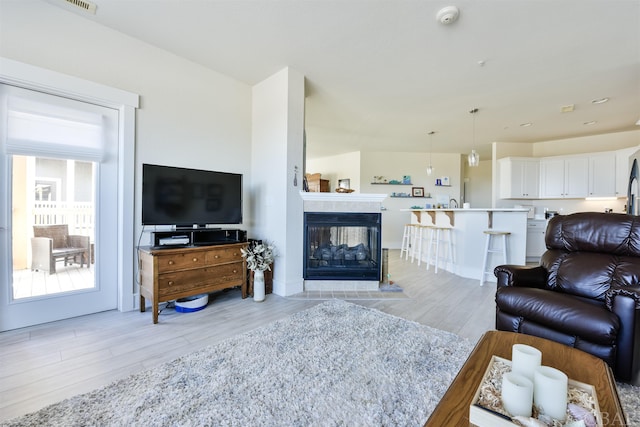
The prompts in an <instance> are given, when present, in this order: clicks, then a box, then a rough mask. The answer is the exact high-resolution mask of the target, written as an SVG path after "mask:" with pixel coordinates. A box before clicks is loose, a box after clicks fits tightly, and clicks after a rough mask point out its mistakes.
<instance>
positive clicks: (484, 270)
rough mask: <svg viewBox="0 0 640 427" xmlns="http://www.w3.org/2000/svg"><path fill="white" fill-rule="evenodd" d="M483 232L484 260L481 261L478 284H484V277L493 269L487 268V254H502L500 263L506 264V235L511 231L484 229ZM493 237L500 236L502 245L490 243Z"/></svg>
mask: <svg viewBox="0 0 640 427" xmlns="http://www.w3.org/2000/svg"><path fill="white" fill-rule="evenodd" d="M484 234H486V235H487V239H486V243H485V246H484V260H483V261H482V276H481V277H480V286H482V285H484V282H485V280H484V278H485V276H486V275H487V274H493V270H490V269H489V265H488V262H489V254H490V253H501V254H502V263H503V264H508V262H507V250H508V248H507V236H509V235H510V234H511V233H510V232H509V231H498V230H485V231H484ZM494 237H502V247H500V248H496V247H495V246H493V245H492V243H493V238H494Z"/></svg>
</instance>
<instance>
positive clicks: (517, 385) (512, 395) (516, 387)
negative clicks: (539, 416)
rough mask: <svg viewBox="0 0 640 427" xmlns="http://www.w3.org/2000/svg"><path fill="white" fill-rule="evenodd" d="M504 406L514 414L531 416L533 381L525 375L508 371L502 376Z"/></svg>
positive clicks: (514, 415) (513, 415) (515, 415)
mask: <svg viewBox="0 0 640 427" xmlns="http://www.w3.org/2000/svg"><path fill="white" fill-rule="evenodd" d="M502 407H503V408H504V409H505V410H506V411H507V412H508V413H509V414H510V415H511V416H512V417H517V416H518V415H521V416H523V417H530V416H531V412H532V411H531V410H532V407H533V383H532V382H531V380H530V379H528V378H527V377H525V376H523V375H519V374H516V373H513V372H507V373H506V374H504V375H503V376H502Z"/></svg>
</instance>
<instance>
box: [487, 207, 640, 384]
mask: <svg viewBox="0 0 640 427" xmlns="http://www.w3.org/2000/svg"><path fill="white" fill-rule="evenodd" d="M545 242H546V246H547V251H546V252H545V253H544V254H543V255H542V258H541V260H540V265H538V266H516V265H500V266H498V267H496V268H495V269H494V274H495V275H496V277H497V279H498V284H497V291H496V329H498V330H503V331H512V332H520V333H524V334H528V335H534V336H538V337H542V338H547V339H550V340H553V341H557V342H560V343H563V344H566V345H568V346H571V347H574V348H577V349H580V350H583V351H585V352H587V353H590V354H593V355H595V356H597V357H599V358H601V359H603V360H604V361H606V362H607V363H608V364H609V365H610V366H611V368H612V370H613V372H614V375H615V376H616V379H617V380H619V381H623V382H629V383H632V384H636V385H640V216H633V215H627V214H613V213H609V214H605V213H596V212H581V213H575V214H571V215H559V216H555V217H553V218H552V219H551V220H550V221H549V223H548V225H547V231H546V234H545Z"/></svg>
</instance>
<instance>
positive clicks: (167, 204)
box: [142, 164, 242, 228]
mask: <svg viewBox="0 0 640 427" xmlns="http://www.w3.org/2000/svg"><path fill="white" fill-rule="evenodd" d="M241 223H242V174H237V173H227V172H217V171H207V170H199V169H187V168H178V167H172V166H161V165H150V164H143V165H142V225H175V226H176V227H189V228H191V227H193V226H195V225H197V226H204V225H209V224H241Z"/></svg>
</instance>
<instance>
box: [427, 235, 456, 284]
mask: <svg viewBox="0 0 640 427" xmlns="http://www.w3.org/2000/svg"><path fill="white" fill-rule="evenodd" d="M428 228H429V229H430V230H431V234H430V236H429V248H428V250H427V270H429V267H430V266H431V262H432V261H433V263H434V266H435V270H434V273H435V274H438V264H439V261H440V258H443V257H442V256H441V255H440V242H444V241H445V239H444V237H445V236H446V242H447V252H446V255H445V256H444V262H445V268H446V266H447V262H451V263H452V264H453V244H452V241H451V230H452V228H453V227H442V226H438V225H432V226H429V227H428ZM434 247H435V253H434V251H433V250H434Z"/></svg>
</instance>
